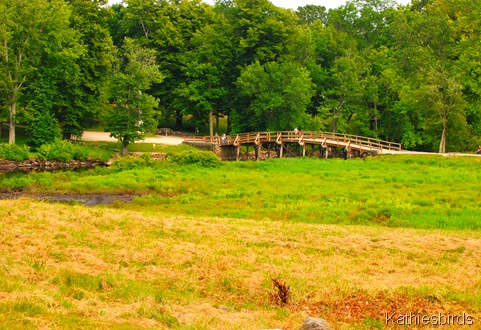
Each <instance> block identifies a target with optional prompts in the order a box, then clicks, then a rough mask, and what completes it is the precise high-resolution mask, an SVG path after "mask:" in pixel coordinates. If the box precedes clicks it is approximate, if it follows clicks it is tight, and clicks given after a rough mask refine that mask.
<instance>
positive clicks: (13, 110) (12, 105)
mask: <svg viewBox="0 0 481 330" xmlns="http://www.w3.org/2000/svg"><path fill="white" fill-rule="evenodd" d="M16 115H17V103H16V102H15V101H11V102H10V129H9V132H8V144H15V116H16Z"/></svg>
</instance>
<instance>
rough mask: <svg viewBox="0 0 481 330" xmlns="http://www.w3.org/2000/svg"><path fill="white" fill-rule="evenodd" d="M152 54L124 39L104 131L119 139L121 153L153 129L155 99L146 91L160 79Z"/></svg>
mask: <svg viewBox="0 0 481 330" xmlns="http://www.w3.org/2000/svg"><path fill="white" fill-rule="evenodd" d="M154 53H155V52H154V51H153V50H150V49H145V48H142V47H140V46H138V45H137V44H136V43H135V41H134V40H132V39H129V38H126V39H125V41H124V46H123V48H122V54H121V58H120V66H119V68H118V69H117V70H116V72H115V73H114V76H113V78H112V83H111V95H112V106H110V107H109V108H110V109H109V110H107V114H106V127H105V130H106V131H109V132H110V136H113V137H115V138H117V139H118V140H119V141H120V142H121V144H122V154H125V153H126V152H127V147H128V145H129V144H130V143H133V142H135V141H137V140H141V139H142V138H143V137H144V134H145V132H147V131H149V130H153V129H155V128H156V121H155V118H154V115H155V112H154V108H155V107H156V106H157V105H158V100H157V99H155V98H154V97H153V96H151V95H149V94H147V93H146V91H148V90H149V89H150V87H151V85H152V83H154V82H157V83H160V82H161V81H162V79H163V76H162V75H161V73H160V71H159V67H158V65H157V64H156V59H155V55H154Z"/></svg>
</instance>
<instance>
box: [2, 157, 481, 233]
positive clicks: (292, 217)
mask: <svg viewBox="0 0 481 330" xmlns="http://www.w3.org/2000/svg"><path fill="white" fill-rule="evenodd" d="M480 165H481V162H480V159H478V158H467V157H466V158H462V157H460V158H454V157H450V158H446V157H438V156H392V157H389V156H384V157H378V158H368V159H367V160H366V161H363V160H350V161H344V160H339V159H333V160H319V159H299V158H297V159H274V160H270V161H265V162H228V163H224V164H223V165H222V166H218V167H202V166H195V165H191V166H178V165H175V164H173V163H171V162H168V161H165V162H159V163H153V164H151V165H149V166H140V167H136V168H133V169H131V170H123V171H119V170H117V169H115V168H99V169H96V170H93V171H88V172H62V173H35V174H30V175H21V176H16V175H11V176H5V175H4V176H3V177H1V178H0V189H2V190H4V191H5V190H7V191H8V190H9V189H24V190H25V191H28V192H30V193H42V192H55V193H64V194H68V193H76V194H82V193H130V194H134V193H135V194H139V195H141V196H140V197H137V198H135V199H134V202H133V203H132V204H129V205H118V206H117V207H119V208H125V209H133V210H136V209H142V210H145V211H146V212H152V213H157V212H162V213H163V214H169V215H193V216H194V215H195V216H211V217H229V218H238V219H240V218H247V219H256V220H280V221H287V222H304V223H315V224H349V225H351V224H361V225H374V226H378V225H381V226H389V227H405V228H408V227H410V228H425V229H427V228H431V229H435V228H439V229H471V230H477V229H480V228H481V222H480V221H479V220H478V219H479V217H480V214H481V207H480V204H479V203H480V201H481V190H479V186H480V183H481V173H480V172H479V167H480ZM124 169H125V167H124Z"/></svg>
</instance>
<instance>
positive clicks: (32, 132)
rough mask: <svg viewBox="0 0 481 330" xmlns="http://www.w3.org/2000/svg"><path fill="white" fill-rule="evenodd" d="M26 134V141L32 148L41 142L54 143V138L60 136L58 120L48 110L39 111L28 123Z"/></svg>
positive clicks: (35, 147) (41, 143)
mask: <svg viewBox="0 0 481 330" xmlns="http://www.w3.org/2000/svg"><path fill="white" fill-rule="evenodd" d="M27 135H28V140H27V143H28V145H29V146H31V147H32V148H34V149H37V148H39V147H40V146H42V145H43V144H49V143H55V140H56V139H58V138H60V130H59V128H58V122H57V120H56V119H55V117H54V116H53V115H52V114H51V113H49V112H48V111H47V112H43V111H39V112H38V113H37V114H36V117H35V119H33V120H32V121H31V122H30V124H29V128H28V131H27Z"/></svg>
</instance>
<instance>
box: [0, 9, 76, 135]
mask: <svg viewBox="0 0 481 330" xmlns="http://www.w3.org/2000/svg"><path fill="white" fill-rule="evenodd" d="M0 12H2V24H1V25H0V44H1V46H0V47H1V50H0V79H1V80H2V82H1V83H0V88H2V89H3V92H2V93H0V95H3V97H4V98H5V100H4V102H5V104H7V107H8V112H9V122H10V125H9V139H8V142H9V143H10V144H13V143H15V126H16V122H17V112H18V106H19V101H20V99H21V98H22V96H25V95H24V91H25V88H26V86H27V85H28V84H29V83H30V82H32V81H35V79H36V78H37V76H36V74H37V72H38V69H39V68H41V60H42V56H44V55H48V51H49V50H53V51H54V52H56V54H60V53H59V52H64V55H65V54H69V50H67V49H68V48H70V47H71V46H72V45H73V44H75V41H74V40H72V38H71V36H72V31H71V30H70V29H69V25H68V24H69V23H68V18H69V15H70V12H69V11H68V8H67V5H66V3H65V2H64V1H63V0H50V1H49V0H37V1H29V0H3V1H1V2H0ZM74 47H75V46H74ZM70 54H72V53H70ZM23 102H24V104H25V103H26V102H27V100H26V99H25V100H23Z"/></svg>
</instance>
